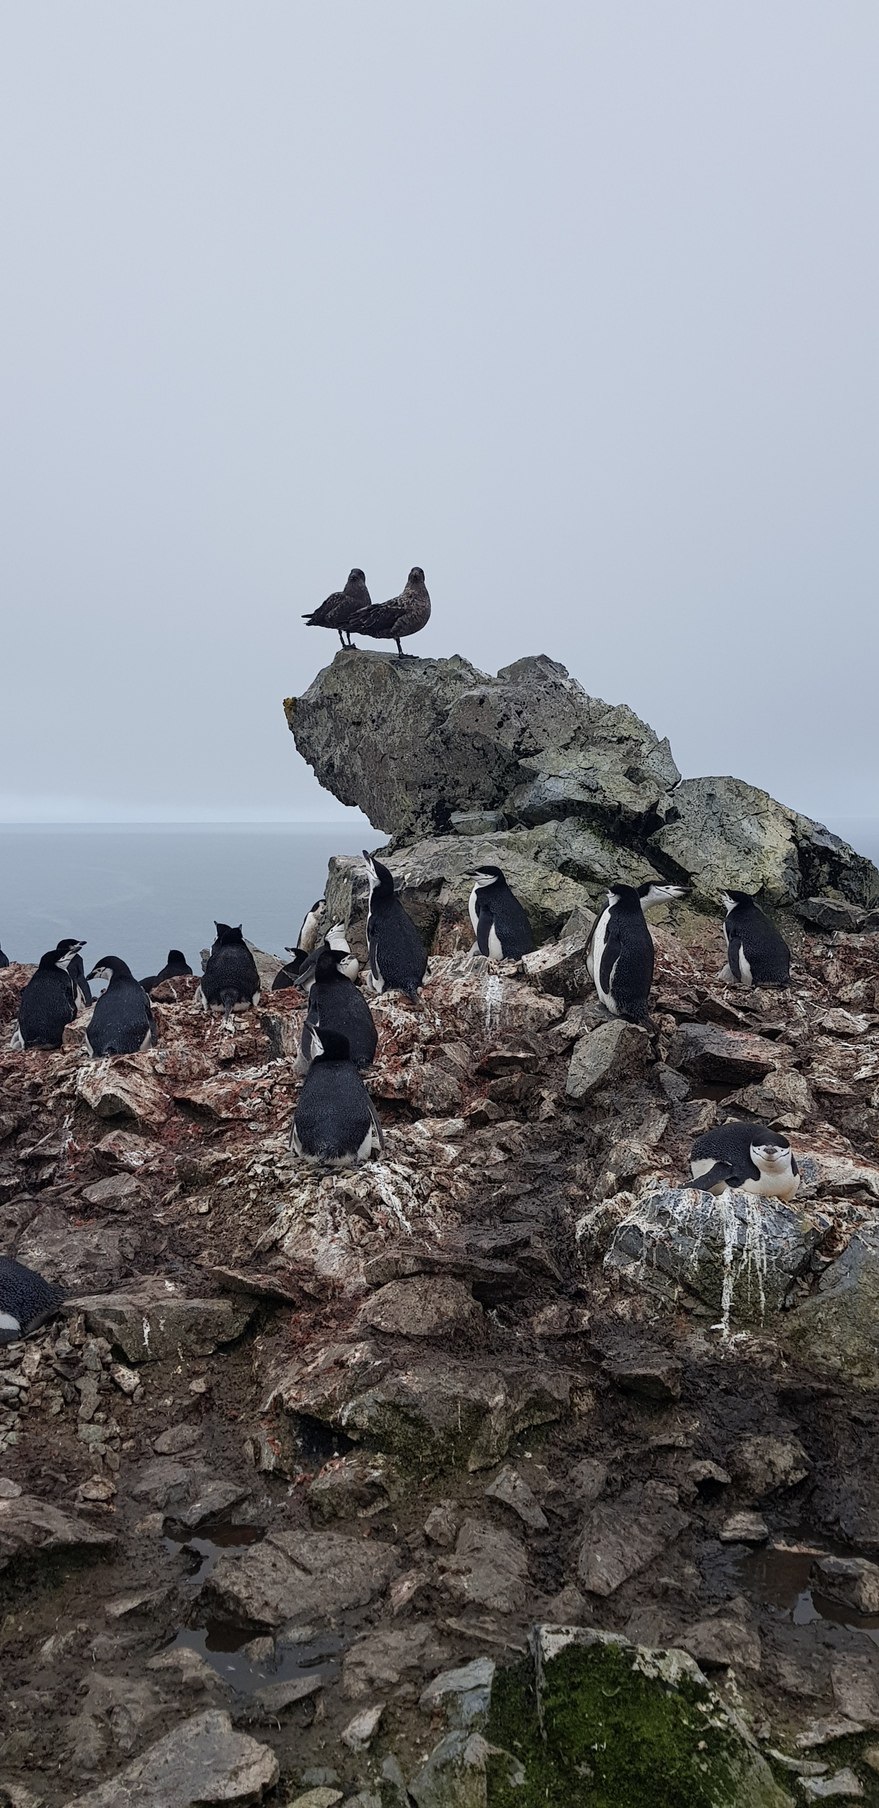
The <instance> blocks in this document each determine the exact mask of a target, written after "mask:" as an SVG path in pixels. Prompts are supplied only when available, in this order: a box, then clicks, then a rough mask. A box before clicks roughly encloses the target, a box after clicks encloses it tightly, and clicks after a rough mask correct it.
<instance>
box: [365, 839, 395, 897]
mask: <svg viewBox="0 0 879 1808" xmlns="http://www.w3.org/2000/svg"><path fill="white" fill-rule="evenodd" d="M363 858H364V860H365V862H366V876H367V878H368V880H369V895H370V898H372V896H373V893H377V894H378V896H379V897H380V898H392V897H393V895H394V875H393V873H392V872H391V870H390V868H389V867H387V866H383V865H382V863H381V861H380V860H376V858H375V855H374V854H368V853H367V852H366V849H365V848H364V850H363Z"/></svg>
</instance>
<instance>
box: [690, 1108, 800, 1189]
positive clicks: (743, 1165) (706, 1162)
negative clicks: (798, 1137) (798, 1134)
mask: <svg viewBox="0 0 879 1808" xmlns="http://www.w3.org/2000/svg"><path fill="white" fill-rule="evenodd" d="M690 1173H691V1174H692V1175H693V1178H694V1180H697V1181H698V1183H699V1190H700V1192H703V1193H715V1194H719V1193H724V1192H725V1191H726V1189H727V1187H730V1188H732V1189H734V1190H735V1189H738V1190H739V1191H741V1192H743V1193H756V1194H758V1195H759V1196H760V1198H763V1199H792V1198H793V1196H794V1194H795V1192H796V1190H797V1187H798V1186H799V1184H800V1170H799V1168H798V1167H797V1164H796V1162H795V1160H794V1157H793V1155H792V1153H791V1146H790V1143H789V1142H788V1140H787V1137H786V1136H780V1135H779V1133H778V1131H777V1130H770V1129H769V1128H768V1126H767V1125H766V1124H749V1123H747V1122H746V1121H744V1120H740V1121H739V1122H736V1123H732V1124H718V1125H717V1127H716V1129H714V1130H706V1131H705V1134H704V1135H703V1136H697V1138H696V1141H695V1142H694V1144H693V1147H692V1150H691V1152H690Z"/></svg>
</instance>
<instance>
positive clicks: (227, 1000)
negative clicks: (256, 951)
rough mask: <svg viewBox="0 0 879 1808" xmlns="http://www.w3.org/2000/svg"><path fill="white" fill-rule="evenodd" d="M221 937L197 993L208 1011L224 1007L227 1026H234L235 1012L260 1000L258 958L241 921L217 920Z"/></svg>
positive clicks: (209, 956) (218, 936) (214, 946)
mask: <svg viewBox="0 0 879 1808" xmlns="http://www.w3.org/2000/svg"><path fill="white" fill-rule="evenodd" d="M216 927H217V939H216V941H215V942H214V945H213V947H212V949H211V951H210V954H209V955H208V961H207V966H206V967H205V970H204V973H203V974H202V978H201V984H200V986H199V988H198V991H197V992H196V994H195V996H196V998H197V999H198V1002H199V1004H200V1005H201V1007H202V1009H203V1010H205V1011H222V1012H223V1028H224V1029H227V1030H230V1029H231V1028H232V1012H233V1011H240V1010H247V1009H248V1007H249V1006H250V1005H258V1004H259V996H260V985H259V974H258V972H257V970H256V961H255V960H254V958H253V955H252V954H251V952H250V949H249V948H248V946H247V943H246V942H245V940H244V936H243V935H242V933H241V924H240V923H239V924H238V925H237V927H236V928H233V927H232V925H231V924H230V923H218V924H217V926H216Z"/></svg>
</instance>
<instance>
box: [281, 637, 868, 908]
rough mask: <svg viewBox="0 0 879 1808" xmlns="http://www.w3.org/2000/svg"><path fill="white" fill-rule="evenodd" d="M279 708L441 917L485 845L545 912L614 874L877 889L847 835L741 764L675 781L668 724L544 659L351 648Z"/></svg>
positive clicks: (772, 888) (708, 883)
mask: <svg viewBox="0 0 879 1808" xmlns="http://www.w3.org/2000/svg"><path fill="white" fill-rule="evenodd" d="M284 707H285V710H286V714H287V720H288V723H289V726H290V729H291V731H292V733H293V736H294V739H295V741H296V746H297V748H298V751H299V752H300V753H301V754H302V756H303V758H304V759H306V760H307V761H308V763H309V764H310V765H311V766H312V767H313V769H314V771H315V773H316V775H317V777H318V779H319V780H320V783H321V784H322V785H323V786H324V787H325V788H326V789H327V790H328V791H332V792H333V794H334V795H335V796H336V797H338V798H339V799H340V801H341V802H342V803H345V804H355V805H357V806H359V808H360V809H361V810H363V811H364V813H365V814H366V815H367V816H368V817H369V820H370V822H372V823H373V824H374V826H375V827H376V828H377V829H380V830H383V831H384V832H385V833H386V834H388V835H391V836H393V837H394V838H395V851H396V854H397V859H398V864H396V865H395V863H394V861H393V860H392V861H391V865H392V866H394V870H395V871H396V872H397V873H398V876H400V877H402V878H405V883H406V886H407V888H409V887H411V888H412V889H413V890H414V891H415V893H416V894H418V895H419V897H421V898H422V899H428V898H429V899H430V900H432V902H433V903H434V905H435V906H436V908H435V910H434V919H435V922H434V926H435V925H436V921H437V920H438V919H439V916H440V914H441V912H442V910H443V908H444V907H446V906H448V905H449V904H450V903H451V904H452V905H453V906H454V907H455V909H456V910H457V912H458V914H459V913H460V903H461V897H462V895H463V894H464V890H465V883H466V874H467V872H468V870H469V869H471V868H472V867H473V866H474V865H475V864H476V861H477V860H478V859H481V860H492V861H493V862H495V863H496V864H497V865H501V866H503V867H504V870H505V872H506V873H507V875H508V877H509V878H510V880H511V883H513V885H514V888H515V889H517V890H519V891H520V892H521V894H522V896H523V901H524V902H525V903H526V907H528V906H529V905H530V907H531V909H532V910H535V911H536V913H537V915H538V919H539V920H538V924H537V926H538V928H540V927H542V926H543V925H545V924H548V925H550V926H552V927H553V928H557V927H558V926H559V924H560V923H561V921H562V920H563V919H564V916H565V914H566V911H568V910H570V909H572V908H574V906H575V905H576V904H578V903H580V902H582V901H586V902H588V901H594V899H595V897H596V895H597V893H598V891H600V890H601V889H602V888H603V887H604V886H606V884H607V883H608V881H609V880H610V879H612V878H621V879H624V880H635V881H636V882H638V881H640V880H641V879H646V878H650V877H651V876H652V875H653V874H654V873H656V872H658V873H661V874H663V875H664V876H665V877H666V878H672V879H676V880H682V881H685V882H687V883H688V884H689V885H690V886H691V887H692V895H693V899H694V902H696V903H697V904H702V905H706V906H707V905H713V906H714V907H716V905H717V901H718V893H719V892H720V891H721V890H722V889H723V887H724V886H729V885H733V886H737V887H739V888H740V889H742V890H746V891H751V892H759V893H762V894H763V895H764V897H765V898H766V899H767V900H768V901H769V902H770V903H771V904H773V905H775V906H777V907H784V906H790V905H793V904H794V903H795V902H797V901H805V900H806V899H812V900H815V899H817V898H821V897H824V898H827V899H830V900H833V899H836V900H838V901H840V902H841V903H844V904H850V905H852V906H854V907H855V908H856V910H858V911H860V912H867V911H869V910H870V909H871V907H875V906H876V905H877V904H879V872H877V870H876V868H875V867H874V866H873V865H872V863H871V862H870V861H868V860H865V859H863V858H862V857H861V856H859V855H858V854H856V853H855V852H854V851H853V850H852V849H851V848H850V847H848V846H847V845H846V843H845V842H843V841H841V840H840V839H839V838H838V836H835V835H831V834H830V833H829V831H828V830H827V829H825V828H822V826H821V825H820V824H819V823H816V822H811V821H810V820H809V818H808V817H805V816H802V815H799V814H798V813H797V812H796V811H794V810H790V809H787V808H786V807H785V806H784V805H782V804H779V803H776V802H775V800H774V799H773V798H771V797H770V796H769V795H768V793H767V792H765V791H760V790H758V789H757V788H756V787H755V786H753V785H749V784H746V783H744V781H742V780H741V779H735V778H696V779H684V780H683V781H681V777H680V773H679V772H678V769H677V767H676V765H675V763H674V760H673V758H672V753H671V749H670V747H669V743H668V740H667V739H660V737H659V736H658V735H657V734H656V733H655V732H654V730H653V729H652V728H651V727H650V726H649V724H648V723H646V722H642V721H641V719H640V718H639V717H638V716H636V715H635V714H634V712H633V711H632V710H630V709H629V708H627V707H626V705H625V704H619V705H611V704H608V703H604V702H602V701H601V700H600V699H599V698H596V697H590V696H587V694H586V692H585V691H584V690H583V689H582V687H581V686H580V685H579V684H578V683H577V681H576V679H574V678H572V677H570V675H569V674H568V672H566V670H565V668H564V666H561V665H557V664H556V663H555V662H554V661H553V660H551V659H547V658H544V657H537V658H530V659H519V660H517V661H516V663H515V664H514V665H510V666H505V667H503V668H502V670H501V671H499V672H498V674H497V676H496V677H491V676H489V675H488V674H486V673H485V672H480V671H477V669H476V667H475V666H472V665H470V664H469V662H468V661H467V660H465V659H461V658H454V659H418V658H414V657H412V656H407V657H406V658H405V659H403V660H397V659H394V658H390V657H388V656H386V655H384V654H381V653H364V652H360V651H357V650H356V649H345V650H344V651H340V652H339V653H337V654H336V657H335V659H334V660H333V663H332V665H330V666H328V667H326V668H325V669H324V670H323V671H321V672H319V673H318V675H317V677H316V678H315V679H314V680H313V682H312V684H311V685H310V686H309V688H308V690H307V691H306V692H305V695H304V696H302V697H299V698H288V700H287V702H286V703H285V706H284ZM424 837H430V838H431V839H430V840H429V841H427V842H426V843H425V842H424V839H423V838H424ZM456 842H457V843H458V845H457V846H456V845H455V843H456ZM338 882H339V886H340V888H341V889H343V888H344V884H345V883H348V882H349V881H348V876H347V875H339V876H338ZM336 902H337V903H338V902H339V896H338V895H337V897H336ZM425 914H426V915H427V916H428V917H429V916H430V910H429V909H427V910H426V912H425Z"/></svg>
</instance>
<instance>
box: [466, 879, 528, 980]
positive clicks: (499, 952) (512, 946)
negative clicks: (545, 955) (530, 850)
mask: <svg viewBox="0 0 879 1808" xmlns="http://www.w3.org/2000/svg"><path fill="white" fill-rule="evenodd" d="M473 877H474V879H475V881H476V883H475V884H474V887H473V890H472V891H471V893H470V901H469V904H468V910H469V912H470V921H471V923H472V924H473V933H474V935H475V936H476V945H477V947H478V949H479V952H480V954H485V955H487V956H489V957H490V958H491V959H492V960H518V959H519V958H520V956H521V955H523V954H530V953H531V951H532V949H533V947H534V937H533V935H532V933H531V924H530V923H529V921H528V917H527V915H526V913H525V910H524V908H523V906H522V905H521V904H520V903H519V900H518V898H517V897H516V894H515V892H514V891H513V890H512V888H511V887H510V886H509V885H508V884H507V881H506V879H505V878H504V875H503V873H502V872H501V869H500V867H499V866H479V867H476V868H475V870H474V873H473Z"/></svg>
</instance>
